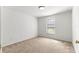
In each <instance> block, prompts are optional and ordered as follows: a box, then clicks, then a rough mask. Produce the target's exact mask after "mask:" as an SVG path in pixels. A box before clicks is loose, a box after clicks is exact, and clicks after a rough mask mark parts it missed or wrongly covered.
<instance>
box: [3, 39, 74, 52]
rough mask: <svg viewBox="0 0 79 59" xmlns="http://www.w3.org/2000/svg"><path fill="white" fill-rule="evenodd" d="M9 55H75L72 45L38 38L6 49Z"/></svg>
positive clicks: (4, 50)
mask: <svg viewBox="0 0 79 59" xmlns="http://www.w3.org/2000/svg"><path fill="white" fill-rule="evenodd" d="M2 50H3V52H7V53H73V52H74V49H73V46H72V43H68V42H63V41H58V40H55V39H49V38H43V37H38V38H35V39H30V40H25V41H23V42H19V43H16V44H12V45H9V46H6V47H4V48H3V49H2Z"/></svg>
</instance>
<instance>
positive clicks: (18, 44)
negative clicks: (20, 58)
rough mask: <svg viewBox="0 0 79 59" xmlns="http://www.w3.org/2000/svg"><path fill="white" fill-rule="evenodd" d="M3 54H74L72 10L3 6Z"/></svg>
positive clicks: (49, 7)
mask: <svg viewBox="0 0 79 59" xmlns="http://www.w3.org/2000/svg"><path fill="white" fill-rule="evenodd" d="M1 8H2V9H1V15H2V19H1V21H2V23H1V24H2V27H1V29H2V30H3V31H2V34H3V35H2V39H1V47H2V52H3V53H74V52H75V51H74V48H73V44H72V7H71V6H3V7H1Z"/></svg>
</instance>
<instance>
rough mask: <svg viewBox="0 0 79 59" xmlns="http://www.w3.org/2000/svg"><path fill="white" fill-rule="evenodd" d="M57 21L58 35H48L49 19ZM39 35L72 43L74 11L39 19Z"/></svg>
mask: <svg viewBox="0 0 79 59" xmlns="http://www.w3.org/2000/svg"><path fill="white" fill-rule="evenodd" d="M49 17H50V18H51V19H52V18H53V17H55V19H56V34H54V35H51V34H47V33H46V21H47V19H48V18H49ZM38 35H39V36H44V37H49V38H55V39H59V40H64V41H70V42H71V41H72V11H66V12H62V13H59V14H55V15H51V16H47V17H40V18H38Z"/></svg>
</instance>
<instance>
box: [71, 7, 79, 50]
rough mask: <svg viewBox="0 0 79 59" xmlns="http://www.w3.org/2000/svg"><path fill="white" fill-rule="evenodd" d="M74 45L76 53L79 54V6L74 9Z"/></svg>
mask: <svg viewBox="0 0 79 59" xmlns="http://www.w3.org/2000/svg"><path fill="white" fill-rule="evenodd" d="M72 26H73V44H74V48H75V50H76V52H79V44H76V43H75V42H76V40H78V41H79V6H78V7H76V6H75V7H73V21H72Z"/></svg>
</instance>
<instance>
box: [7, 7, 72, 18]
mask: <svg viewBox="0 0 79 59" xmlns="http://www.w3.org/2000/svg"><path fill="white" fill-rule="evenodd" d="M8 8H10V9H12V10H15V11H18V12H23V13H26V14H29V15H31V16H35V17H42V16H48V15H53V14H56V13H60V12H64V11H67V10H71V9H72V7H71V6H45V9H44V10H40V9H39V8H38V6H9V7H8Z"/></svg>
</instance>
